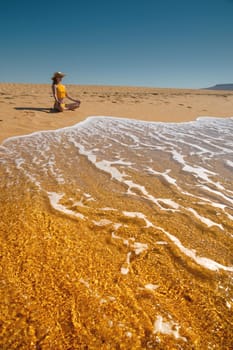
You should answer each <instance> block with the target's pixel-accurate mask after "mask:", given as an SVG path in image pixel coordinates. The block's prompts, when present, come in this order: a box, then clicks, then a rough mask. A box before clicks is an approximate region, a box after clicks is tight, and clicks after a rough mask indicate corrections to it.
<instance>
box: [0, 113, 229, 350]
mask: <svg viewBox="0 0 233 350" xmlns="http://www.w3.org/2000/svg"><path fill="white" fill-rule="evenodd" d="M232 134H233V118H229V119H220V118H219V119H218V118H199V119H198V120H197V121H195V122H188V123H181V124H176V123H169V124H167V123H148V122H147V123H146V122H140V121H135V120H127V119H117V118H110V117H92V118H88V120H86V121H85V122H82V123H79V124H77V125H75V126H74V127H71V128H66V129H61V130H57V131H46V132H40V133H35V134H31V135H29V136H24V137H17V138H11V139H8V140H6V141H5V142H4V143H3V144H2V146H1V147H0V175H1V183H0V190H1V195H0V200H1V207H2V216H3V218H2V222H1V226H0V227H1V232H2V234H1V246H2V247H3V249H2V252H3V254H2V265H1V266H2V277H3V278H2V298H1V300H2V303H1V308H2V315H4V316H3V321H2V322H3V323H2V324H3V325H2V338H1V339H2V340H1V344H2V346H3V348H6V349H8V348H10V349H16V348H22V349H24V348H25V349H28V348H32V349H34V348H36V349H55V348H56V349H143V348H145V349H155V348H156V349H230V348H233V336H232V323H233V316H232V307H233V279H232V277H233V254H232V251H233V185H232V184H233V137H232ZM28 344H30V346H29V345H28Z"/></svg>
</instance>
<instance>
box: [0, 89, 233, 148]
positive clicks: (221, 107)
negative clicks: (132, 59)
mask: <svg viewBox="0 0 233 350" xmlns="http://www.w3.org/2000/svg"><path fill="white" fill-rule="evenodd" d="M67 88H68V92H69V93H70V95H71V96H73V97H77V98H79V99H80V100H81V107H80V108H79V110H77V111H74V112H71V111H67V112H64V113H63V114H59V113H51V111H50V108H51V107H52V106H53V97H52V93H51V86H50V85H49V84H48V85H36V84H14V83H0V107H1V109H0V142H1V141H3V140H4V139H6V138H8V137H11V136H16V135H24V134H29V133H31V132H34V131H40V130H50V129H58V128H63V127H66V126H71V125H74V124H76V123H78V122H79V121H81V120H84V119H86V118H87V117H88V116H115V117H124V118H133V119H138V120H145V121H162V122H182V121H189V120H194V119H196V118H197V117H199V116H215V117H230V116H232V115H233V92H231V91H210V90H188V89H159V88H143V87H117V86H78V85H70V86H69V85H68V86H67Z"/></svg>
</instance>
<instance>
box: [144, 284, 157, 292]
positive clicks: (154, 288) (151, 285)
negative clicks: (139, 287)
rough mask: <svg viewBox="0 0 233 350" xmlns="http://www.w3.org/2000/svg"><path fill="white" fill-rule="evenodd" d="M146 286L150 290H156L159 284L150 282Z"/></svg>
mask: <svg viewBox="0 0 233 350" xmlns="http://www.w3.org/2000/svg"><path fill="white" fill-rule="evenodd" d="M145 288H146V289H148V290H151V291H154V290H156V289H158V288H159V286H158V285H157V284H152V283H148V284H146V285H145Z"/></svg>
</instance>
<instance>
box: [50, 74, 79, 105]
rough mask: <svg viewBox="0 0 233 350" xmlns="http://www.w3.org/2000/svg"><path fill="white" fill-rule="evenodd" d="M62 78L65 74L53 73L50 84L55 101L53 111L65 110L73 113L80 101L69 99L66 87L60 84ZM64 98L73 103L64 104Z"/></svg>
mask: <svg viewBox="0 0 233 350" xmlns="http://www.w3.org/2000/svg"><path fill="white" fill-rule="evenodd" d="M64 76H65V74H63V73H61V72H55V73H54V75H53V77H52V78H51V79H52V81H53V83H52V90H53V97H54V99H55V103H54V109H55V110H56V111H58V112H63V111H66V110H72V111H74V110H75V109H76V108H78V107H79V106H80V101H79V100H75V99H73V98H72V97H70V96H69V95H68V94H67V92H66V87H65V86H64V85H62V84H61V81H62V78H63V77H64ZM65 98H68V99H69V100H71V101H73V103H65V102H64V100H65Z"/></svg>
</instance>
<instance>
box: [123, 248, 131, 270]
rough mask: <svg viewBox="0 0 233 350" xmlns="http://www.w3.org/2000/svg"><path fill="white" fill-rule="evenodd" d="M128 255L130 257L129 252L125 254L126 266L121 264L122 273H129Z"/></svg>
mask: <svg viewBox="0 0 233 350" xmlns="http://www.w3.org/2000/svg"><path fill="white" fill-rule="evenodd" d="M130 257H131V252H129V253H128V254H127V257H126V267H125V266H122V267H121V274H122V275H127V274H128V273H129V266H130Z"/></svg>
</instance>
